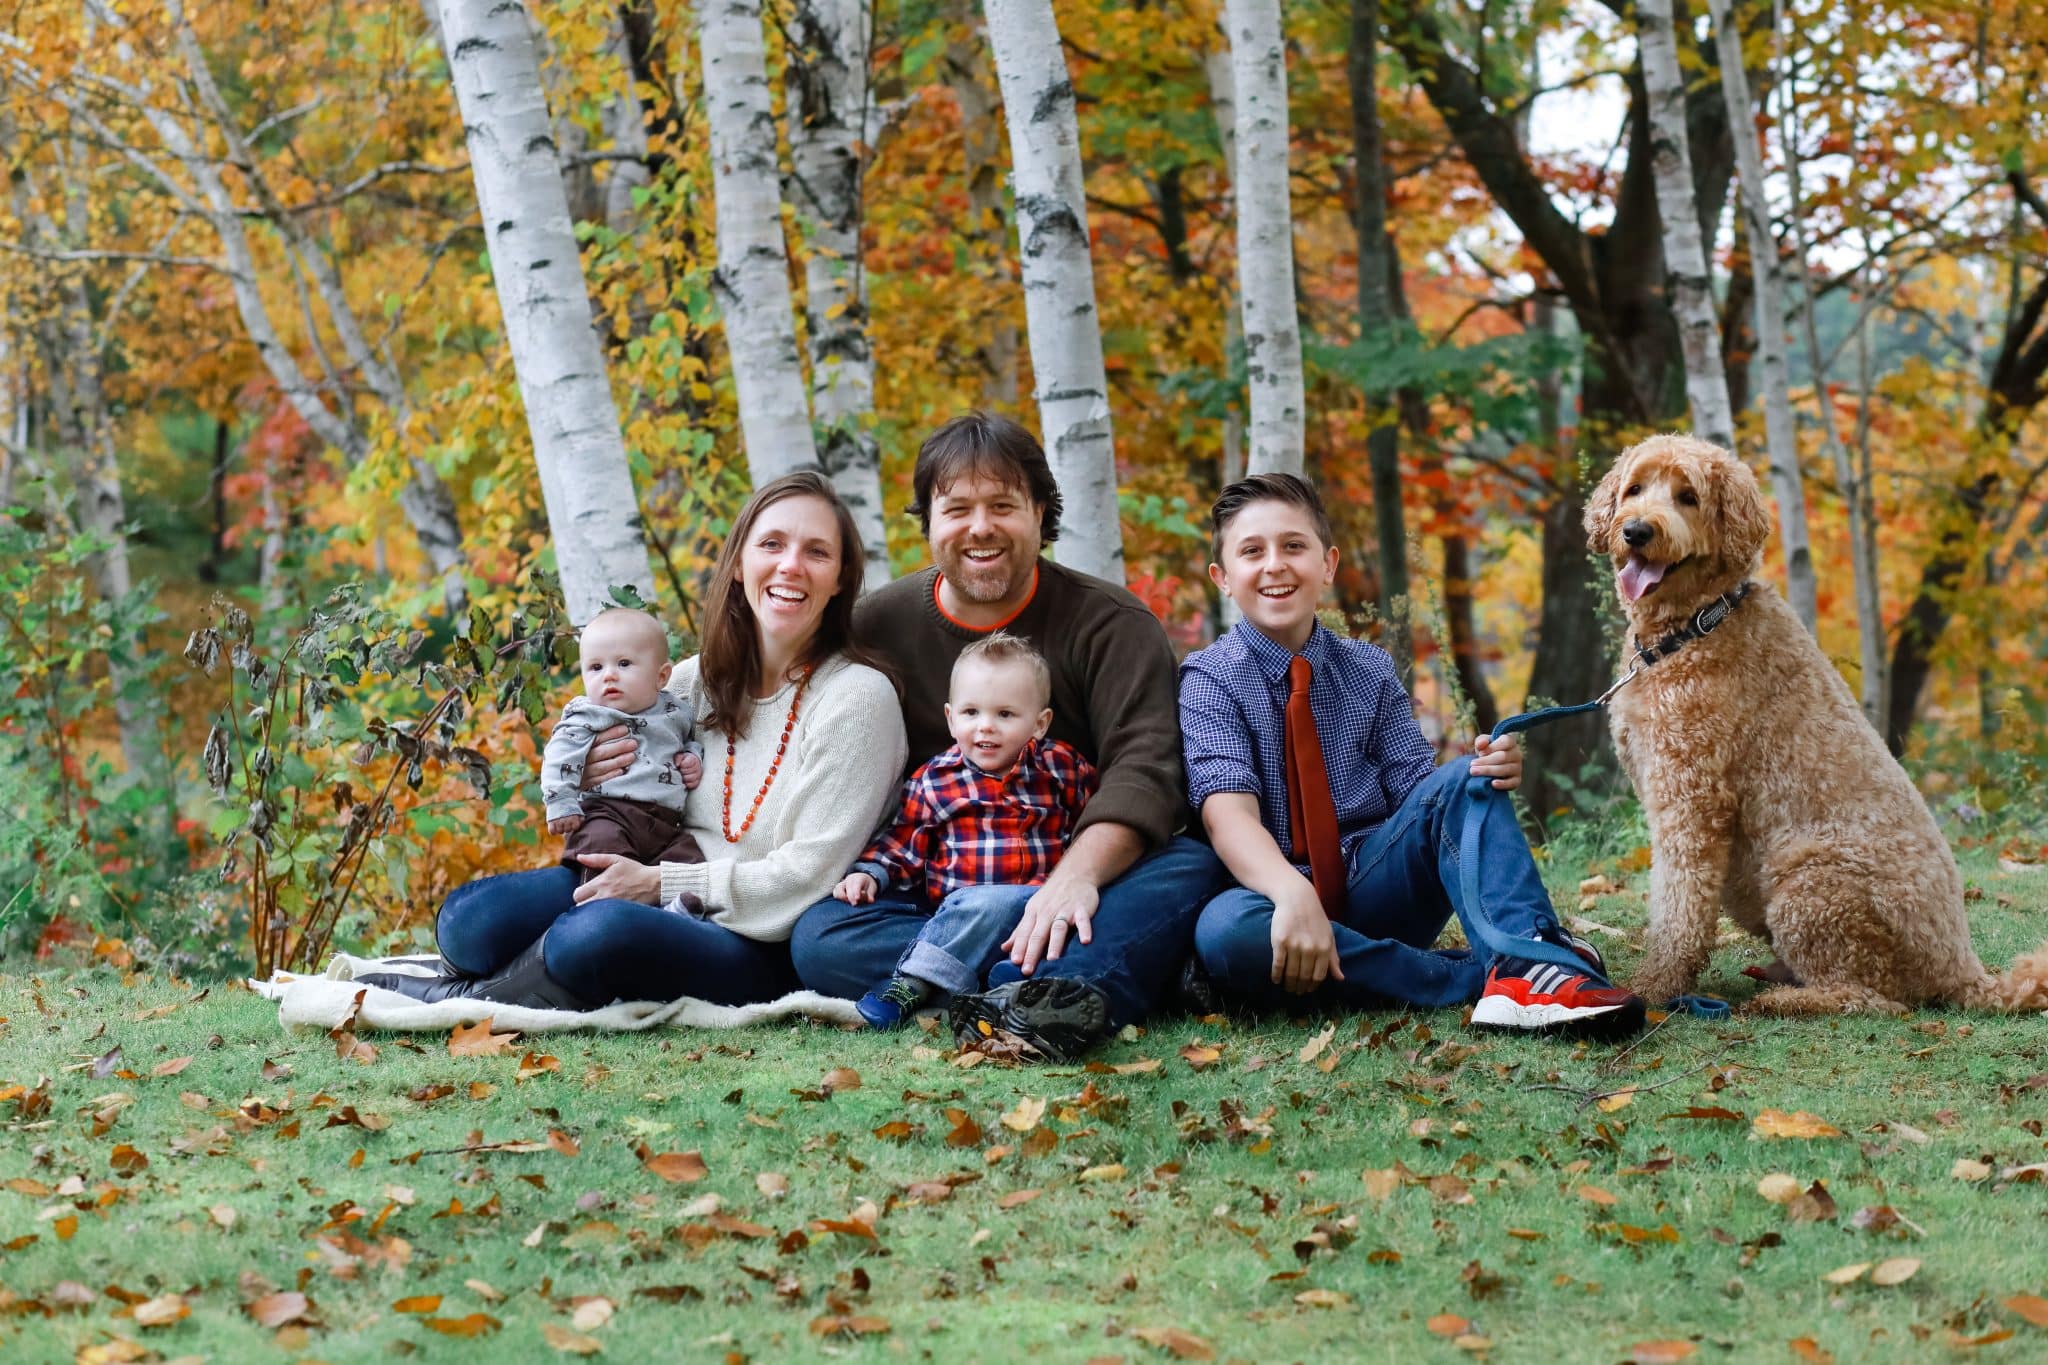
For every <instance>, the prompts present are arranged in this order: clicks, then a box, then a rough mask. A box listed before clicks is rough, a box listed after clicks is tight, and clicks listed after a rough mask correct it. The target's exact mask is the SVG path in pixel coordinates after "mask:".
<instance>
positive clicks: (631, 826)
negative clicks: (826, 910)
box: [540, 607, 704, 880]
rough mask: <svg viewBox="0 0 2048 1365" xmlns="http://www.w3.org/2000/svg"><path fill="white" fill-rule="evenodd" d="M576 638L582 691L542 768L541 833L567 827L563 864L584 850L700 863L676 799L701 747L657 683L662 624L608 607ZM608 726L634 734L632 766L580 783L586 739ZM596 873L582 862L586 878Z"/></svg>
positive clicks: (695, 773)
mask: <svg viewBox="0 0 2048 1365" xmlns="http://www.w3.org/2000/svg"><path fill="white" fill-rule="evenodd" d="M581 645H582V668H583V695H582V696H580V697H577V698H576V699H574V700H573V701H571V702H570V703H569V705H568V706H567V707H566V708H564V709H563V711H562V718H561V720H559V721H557V722H556V724H555V730H554V733H553V734H552V735H550V736H549V737H548V747H547V751H546V753H545V754H544V755H543V756H542V758H541V767H540V791H541V797H542V799H543V800H544V801H546V803H547V815H548V832H549V833H550V834H560V835H563V836H565V837H564V839H563V858H562V862H563V864H564V865H565V866H566V865H577V864H578V863H579V855H580V854H584V853H618V854H623V855H625V856H626V857H629V858H632V859H633V860H634V861H636V862H642V863H701V862H703V861H704V851H703V850H702V849H701V848H699V847H698V846H697V841H696V840H695V839H693V838H691V837H690V836H689V835H688V834H685V833H684V832H683V800H684V798H685V797H686V796H687V795H688V793H689V790H690V789H691V788H694V787H695V786H696V785H697V783H698V782H699V781H701V780H702V779H703V776H704V746H703V745H702V744H699V743H698V742H696V741H695V740H694V739H692V738H691V737H690V730H691V713H690V710H689V708H687V707H686V706H684V705H683V703H682V702H680V701H678V700H676V699H675V698H674V697H673V696H671V695H669V694H668V693H667V692H664V691H662V686H663V685H664V684H665V683H667V682H668V677H669V672H670V670H671V668H672V667H673V665H671V664H670V663H669V658H668V632H667V631H666V630H664V629H663V628H662V624H661V622H659V621H657V620H655V619H654V618H653V617H652V616H649V615H648V614H647V613H646V612H644V611H633V610H631V609H628V608H624V607H612V608H608V609H606V610H604V611H601V612H599V613H598V614H597V615H596V616H595V617H593V618H591V621H590V624H589V625H586V626H585V627H584V628H583V634H582V639H581ZM615 725H623V726H625V727H626V728H627V729H628V730H630V731H632V732H633V737H634V738H635V739H637V740H639V741H640V748H639V750H638V751H637V752H636V753H635V754H634V755H633V766H632V767H630V768H628V769H627V770H626V771H625V772H623V773H621V774H619V776H617V777H614V778H611V779H610V780H608V781H606V782H602V783H600V784H599V785H597V786H596V787H593V788H591V789H590V790H589V791H584V790H582V781H583V760H584V756H585V755H586V754H588V753H589V751H590V742H591V740H592V738H593V737H595V736H596V735H597V734H598V733H599V732H600V731H604V730H609V729H611V728H612V727H613V726H615ZM678 753H680V754H682V755H683V759H682V762H681V763H680V764H678V763H677V762H676V756H677V754H678ZM678 769H680V771H678ZM594 873H595V869H585V875H584V879H585V880H588V879H589V877H590V876H591V875H594Z"/></svg>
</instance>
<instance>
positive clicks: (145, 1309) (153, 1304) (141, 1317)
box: [135, 1294, 192, 1327]
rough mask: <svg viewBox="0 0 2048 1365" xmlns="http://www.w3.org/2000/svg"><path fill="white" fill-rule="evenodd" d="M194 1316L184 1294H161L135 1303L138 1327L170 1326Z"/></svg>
mask: <svg viewBox="0 0 2048 1365" xmlns="http://www.w3.org/2000/svg"><path fill="white" fill-rule="evenodd" d="M191 1316H192V1309H191V1308H190V1306H188V1305H187V1304H186V1302H185V1296H184V1295H182V1294H160V1295H158V1296H157V1297H156V1298H153V1299H145V1300H143V1301H142V1302H141V1303H138V1304H136V1305H135V1325H136V1326H137V1327H169V1326H170V1325H171V1324H172V1323H174V1322H182V1321H184V1320H185V1319H186V1318H189V1317H191Z"/></svg>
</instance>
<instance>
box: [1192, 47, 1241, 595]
mask: <svg viewBox="0 0 2048 1365" xmlns="http://www.w3.org/2000/svg"><path fill="white" fill-rule="evenodd" d="M1202 72H1203V74H1204V75H1205V76H1207V78H1208V82H1209V109H1210V112H1211V113H1212V114H1213V115H1214V116H1215V119H1216V141H1217V143H1218V144H1219V145H1220V146H1221V147H1222V149H1223V175H1224V184H1225V185H1226V187H1228V190H1229V193H1230V196H1231V199H1232V203H1231V205H1230V206H1229V207H1230V209H1231V210H1233V211H1234V210H1235V208H1236V204H1235V200H1236V195H1237V189H1236V182H1235V180H1234V178H1233V177H1235V176H1236V174H1237V81H1236V78H1235V77H1234V76H1233V74H1232V72H1231V69H1230V45H1229V42H1228V40H1226V41H1225V43H1224V45H1223V46H1222V47H1215V48H1210V49H1209V50H1208V51H1206V52H1204V53H1203V54H1202ZM1221 284H1222V291H1223V356H1224V363H1225V365H1226V367H1227V366H1228V365H1230V364H1231V363H1232V359H1233V357H1235V356H1236V355H1237V353H1238V352H1239V351H1240V350H1242V349H1243V347H1244V316H1243V314H1242V313H1241V312H1240V311H1239V309H1238V304H1237V297H1236V295H1237V291H1236V290H1235V289H1234V288H1233V287H1232V285H1231V282H1230V281H1229V280H1228V279H1225V280H1223V281H1221ZM1243 477H1244V412H1243V410H1242V409H1241V408H1240V407H1239V406H1238V402H1237V395H1235V394H1233V395H1232V398H1231V402H1230V405H1229V407H1227V408H1226V409H1225V410H1224V413H1223V466H1222V482H1223V483H1224V484H1226V485H1227V484H1233V483H1236V482H1237V481H1238V480H1239V479H1241V478H1243ZM1223 603H1224V610H1225V611H1226V612H1229V611H1231V610H1232V608H1231V606H1230V599H1229V598H1227V597H1226V598H1224V599H1223Z"/></svg>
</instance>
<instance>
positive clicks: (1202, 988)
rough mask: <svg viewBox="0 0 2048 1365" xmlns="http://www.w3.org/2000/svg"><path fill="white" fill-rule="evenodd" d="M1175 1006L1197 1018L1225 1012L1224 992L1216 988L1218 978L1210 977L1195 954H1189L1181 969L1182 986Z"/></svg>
mask: <svg viewBox="0 0 2048 1365" xmlns="http://www.w3.org/2000/svg"><path fill="white" fill-rule="evenodd" d="M1174 1004H1176V1005H1178V1006H1179V1007H1180V1008H1181V1009H1183V1010H1186V1011H1187V1012H1188V1013H1189V1014H1192V1015H1195V1016H1197V1017H1200V1016H1201V1015H1204V1014H1219V1013H1221V1012H1222V1010H1223V992H1222V991H1220V990H1218V989H1217V988H1216V978H1215V977H1213V976H1210V975H1209V970H1208V968H1206V967H1204V966H1203V965H1202V959H1201V958H1200V957H1198V956H1197V955H1195V954H1194V953H1189V954H1188V960H1187V962H1186V963H1185V964H1184V965H1183V966H1182V967H1181V969H1180V985H1179V988H1178V989H1177V990H1176V991H1175V993H1174Z"/></svg>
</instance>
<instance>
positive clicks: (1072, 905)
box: [1002, 864, 1101, 976]
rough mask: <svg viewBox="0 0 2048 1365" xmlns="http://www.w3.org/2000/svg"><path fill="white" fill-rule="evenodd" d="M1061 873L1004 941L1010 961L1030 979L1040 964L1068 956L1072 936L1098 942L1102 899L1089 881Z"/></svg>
mask: <svg viewBox="0 0 2048 1365" xmlns="http://www.w3.org/2000/svg"><path fill="white" fill-rule="evenodd" d="M1064 866H1065V864H1062V865H1061V867H1062V868H1063V867H1064ZM1060 870H1061V869H1060V868H1055V869H1054V870H1053V874H1052V876H1051V877H1050V878H1048V879H1047V881H1046V883H1045V885H1044V886H1041V887H1039V888H1038V893H1037V894H1036V895H1034V896H1032V898H1031V899H1030V900H1028V901H1026V902H1025V903H1024V918H1023V919H1021V920H1019V921H1018V922H1017V927H1016V929H1015V930H1014V931H1012V932H1011V934H1010V936H1009V937H1008V938H1006V939H1004V940H1003V945H1002V946H1003V947H1004V948H1005V949H1007V950H1008V951H1009V954H1010V961H1012V962H1014V963H1016V964H1017V968H1018V970H1019V971H1021V972H1023V973H1024V975H1026V976H1029V975H1031V973H1032V971H1033V970H1034V969H1036V968H1037V966H1038V964H1039V963H1040V962H1051V961H1052V960H1053V959H1055V958H1057V957H1058V956H1059V955H1060V954H1061V953H1062V952H1064V951H1065V950H1066V946H1067V942H1068V939H1069V936H1073V937H1078V938H1079V939H1080V941H1081V942H1083V943H1092V942H1094V940H1095V928H1094V920H1095V907H1096V906H1097V905H1098V904H1099V903H1100V902H1101V895H1100V893H1099V892H1098V891H1097V890H1096V888H1095V887H1094V886H1093V885H1092V884H1090V883H1089V881H1088V880H1087V879H1086V878H1085V877H1072V876H1069V877H1062V876H1061V875H1060Z"/></svg>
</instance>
